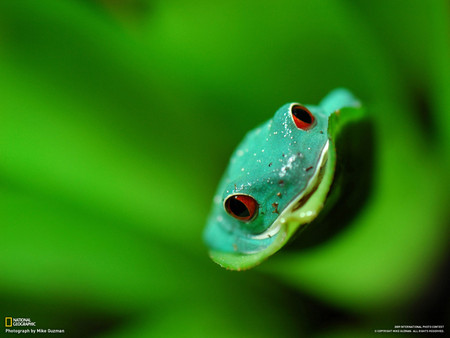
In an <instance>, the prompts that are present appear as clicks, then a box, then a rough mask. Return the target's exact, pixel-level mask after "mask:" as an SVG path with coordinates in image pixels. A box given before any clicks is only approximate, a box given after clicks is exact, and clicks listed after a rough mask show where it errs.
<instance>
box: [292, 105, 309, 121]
mask: <svg viewBox="0 0 450 338" xmlns="http://www.w3.org/2000/svg"><path fill="white" fill-rule="evenodd" d="M292 114H294V116H295V117H296V118H298V119H299V120H300V121H303V122H305V123H308V124H310V123H312V118H311V115H310V114H309V113H308V112H307V111H306V110H305V109H303V108H302V107H299V106H294V107H292Z"/></svg>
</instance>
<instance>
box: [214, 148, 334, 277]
mask: <svg viewBox="0 0 450 338" xmlns="http://www.w3.org/2000/svg"><path fill="white" fill-rule="evenodd" d="M329 143H330V141H329V140H328V141H327V143H326V144H325V146H324V147H323V149H322V151H321V154H320V157H319V160H318V162H317V163H318V165H317V166H316V170H315V172H314V174H313V176H312V177H311V179H310V180H309V182H308V184H307V189H305V190H303V191H302V192H301V193H300V194H299V195H298V196H297V197H295V198H294V199H293V200H292V201H291V202H290V203H289V204H288V205H287V206H286V207H285V208H284V210H283V211H282V212H281V213H280V215H279V216H278V217H277V218H276V219H275V221H274V222H273V224H272V225H271V226H270V227H269V228H268V229H267V230H266V231H264V232H262V233H260V234H258V235H254V236H252V237H251V239H252V240H257V241H261V246H260V247H259V248H258V249H257V250H254V251H249V252H245V253H225V252H218V251H211V252H210V256H211V258H212V259H213V260H214V261H215V262H216V263H218V264H220V265H221V266H223V267H226V268H229V269H232V270H244V269H249V268H251V267H253V266H255V265H258V264H259V263H261V262H262V261H263V260H264V259H266V258H268V257H269V256H271V255H272V254H274V253H275V252H277V251H278V250H279V249H281V248H282V247H283V245H284V244H285V243H286V242H287V241H288V240H289V238H291V237H292V235H293V234H294V233H295V232H297V230H299V229H300V228H302V227H303V226H304V225H306V224H308V223H310V222H311V221H312V220H314V219H315V218H316V217H317V215H318V213H319V212H320V210H321V209H322V207H323V204H324V201H325V199H326V196H327V194H328V191H329V188H330V182H331V180H332V178H333V170H334V161H329V146H330V145H329ZM263 243H267V244H263Z"/></svg>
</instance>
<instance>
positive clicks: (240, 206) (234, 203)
mask: <svg viewBox="0 0 450 338" xmlns="http://www.w3.org/2000/svg"><path fill="white" fill-rule="evenodd" d="M228 207H229V208H230V211H231V212H232V213H233V214H235V215H236V216H238V217H248V216H250V212H249V211H248V209H247V207H246V206H245V204H244V203H242V202H241V201H239V200H237V199H235V198H230V202H229V204H228Z"/></svg>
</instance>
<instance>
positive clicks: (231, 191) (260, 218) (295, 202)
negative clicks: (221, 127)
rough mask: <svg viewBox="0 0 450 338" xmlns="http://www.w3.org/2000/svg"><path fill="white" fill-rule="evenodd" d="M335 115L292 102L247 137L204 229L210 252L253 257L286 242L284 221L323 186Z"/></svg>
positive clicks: (220, 186) (232, 159)
mask: <svg viewBox="0 0 450 338" xmlns="http://www.w3.org/2000/svg"><path fill="white" fill-rule="evenodd" d="M332 111H333V107H327V106H325V107H324V106H322V105H321V106H310V105H307V106H304V105H301V104H299V103H288V104H285V105H284V106H282V107H281V108H280V109H278V111H277V112H276V113H275V116H274V117H273V118H272V119H271V120H269V121H267V122H266V123H264V124H263V125H261V126H259V127H258V128H256V129H255V130H253V131H251V132H249V133H248V134H247V135H246V137H245V138H244V140H243V141H242V142H241V144H240V145H239V146H238V148H237V149H236V151H235V152H234V153H233V155H232V157H231V161H230V164H229V166H228V168H227V170H226V172H225V175H224V177H223V178H222V180H221V182H220V184H219V187H218V190H217V192H216V195H215V197H214V203H213V208H212V212H211V214H210V216H209V219H208V224H207V227H206V230H205V240H206V243H207V244H208V246H209V247H210V249H211V252H212V253H220V255H225V256H226V257H228V258H229V257H232V256H234V257H240V256H248V255H255V254H258V253H259V252H261V251H267V249H268V248H269V247H270V246H272V245H273V244H274V243H275V242H278V243H279V242H280V241H282V240H284V239H285V237H286V231H285V230H286V229H284V230H283V226H284V223H285V220H286V218H287V217H288V216H289V214H290V213H292V211H295V210H297V209H299V208H300V207H301V206H302V205H303V204H304V203H305V202H307V200H308V195H311V194H312V193H313V192H314V190H315V189H316V188H317V185H318V184H319V183H320V172H321V168H323V166H324V163H325V162H326V157H327V149H328V133H327V130H328V117H329V115H330V114H331V113H332ZM280 236H281V237H283V238H280ZM272 253H273V252H272ZM228 258H227V259H228ZM213 259H214V260H216V261H218V262H219V261H220V259H215V258H214V254H213ZM219 263H220V262H219Z"/></svg>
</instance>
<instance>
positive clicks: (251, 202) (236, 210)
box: [225, 195, 258, 221]
mask: <svg viewBox="0 0 450 338" xmlns="http://www.w3.org/2000/svg"><path fill="white" fill-rule="evenodd" d="M225 209H226V211H227V212H228V213H229V214H230V215H231V216H233V217H234V218H236V219H238V220H241V221H249V220H251V219H252V218H253V217H254V216H255V214H256V212H257V210H258V203H257V202H256V201H255V199H254V198H253V197H251V196H248V195H234V196H230V197H228V199H227V200H226V201H225Z"/></svg>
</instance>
